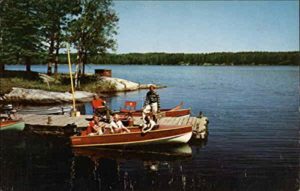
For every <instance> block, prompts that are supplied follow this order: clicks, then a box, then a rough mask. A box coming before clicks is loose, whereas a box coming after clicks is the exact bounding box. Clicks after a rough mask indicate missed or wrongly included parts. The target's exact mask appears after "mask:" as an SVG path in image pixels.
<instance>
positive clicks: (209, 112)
mask: <svg viewBox="0 0 300 191" xmlns="http://www.w3.org/2000/svg"><path fill="white" fill-rule="evenodd" d="M7 68H8V69H20V68H21V69H24V67H23V66H7ZM97 68H106V69H112V73H113V76H114V77H120V78H125V79H128V80H132V81H135V82H140V83H158V84H162V85H167V86H168V87H167V88H165V89H160V90H158V92H159V94H160V97H161V105H162V107H165V108H168V107H172V106H174V105H177V104H178V103H179V102H180V101H184V105H185V107H191V108H192V112H193V114H195V115H196V114H197V113H198V112H199V111H202V112H203V113H204V115H205V116H207V117H208V118H209V120H210V123H209V136H208V140H207V141H206V142H200V143H199V142H198V143H197V142H194V143H190V144H188V145H183V146H178V147H175V148H172V149H174V150H176V151H174V150H171V151H170V148H166V147H160V148H159V149H158V150H157V148H149V150H148V149H146V150H145V151H143V153H140V152H139V151H134V152H127V153H119V152H117V151H112V152H111V151H103V150H100V151H98V150H97V151H94V150H92V151H86V150H83V151H82V150H79V151H75V150H71V149H70V148H69V145H68V144H67V142H66V141H65V140H63V139H56V138H51V137H41V136H34V135H30V134H27V133H20V134H13V135H11V134H9V135H6V134H4V133H2V134H0V135H1V161H0V164H1V178H0V183H1V185H0V190H154V191H156V190H284V191H285V190H287V191H290V190H299V185H300V162H299V161H300V156H299V154H300V152H299V151H300V149H299V147H300V144H299V135H300V134H299V124H300V115H299V114H300V113H299V109H300V108H299V67H294V66H243V67H240V66H224V67H223V66H215V67H213V66H209V67H200V66H119V65H106V66H97V65H88V66H87V68H86V69H87V72H91V73H92V72H93V71H94V69H97ZM32 69H33V70H35V71H41V72H45V71H46V66H33V67H32ZM59 70H60V71H63V72H67V67H66V65H60V67H59ZM145 93H146V91H135V92H128V93H120V94H118V95H116V96H113V97H111V98H108V100H107V101H108V102H109V104H110V106H111V107H112V108H113V109H119V107H121V106H122V104H123V103H124V101H125V100H135V101H137V102H138V104H139V107H141V105H142V102H143V100H144V98H145ZM85 110H86V112H87V113H90V112H91V108H90V106H89V104H86V105H85ZM153 150H154V151H153ZM116 153H117V154H116ZM186 153H190V154H192V156H186V155H185V154H186ZM182 155H184V156H182Z"/></svg>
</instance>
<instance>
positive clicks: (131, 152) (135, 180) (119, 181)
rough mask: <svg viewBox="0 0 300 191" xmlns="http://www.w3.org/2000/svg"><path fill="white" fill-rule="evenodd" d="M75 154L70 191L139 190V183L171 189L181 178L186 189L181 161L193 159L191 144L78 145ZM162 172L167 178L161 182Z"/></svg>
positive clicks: (181, 182) (181, 183)
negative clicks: (85, 146) (105, 146)
mask: <svg viewBox="0 0 300 191" xmlns="http://www.w3.org/2000/svg"><path fill="white" fill-rule="evenodd" d="M73 153H74V156H75V157H74V158H73V161H72V166H71V172H72V173H71V181H70V188H71V190H81V189H83V188H88V190H119V189H121V190H139V189H141V187H140V186H142V185H148V184H149V185H151V187H152V188H153V187H154V188H157V189H159V188H160V187H161V186H162V182H163V183H164V184H166V185H167V186H169V188H171V187H173V184H178V180H180V187H182V188H183V187H184V185H185V184H186V183H185V181H186V178H185V175H184V173H183V171H182V169H183V168H182V165H181V162H182V161H184V160H191V158H192V149H191V147H190V146H189V145H188V144H183V145H175V146H154V147H153V146H152V147H149V146H148V147H146V148H145V147H134V148H76V149H73ZM137 169H139V170H138V171H137ZM161 174H164V181H161V180H162V179H161V178H162V177H161ZM178 177H180V178H179V179H178ZM166 185H164V186H166ZM146 188H147V187H146Z"/></svg>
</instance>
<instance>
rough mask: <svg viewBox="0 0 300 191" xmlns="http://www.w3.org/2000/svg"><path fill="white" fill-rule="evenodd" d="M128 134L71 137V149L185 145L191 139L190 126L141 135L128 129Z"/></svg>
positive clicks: (161, 129)
mask: <svg viewBox="0 0 300 191" xmlns="http://www.w3.org/2000/svg"><path fill="white" fill-rule="evenodd" d="M129 129H130V132H129V133H119V134H110V133H108V132H107V133H104V134H103V135H95V136H88V135H84V136H81V135H80V136H78V135H74V136H71V138H70V139H71V145H72V147H93V146H120V145H126V146H136V145H149V144H166V143H167V144H170V143H187V142H188V141H189V140H190V139H191V137H192V126H191V125H183V126H172V127H170V126H166V125H159V126H158V128H156V129H154V130H151V131H149V132H147V133H142V130H141V129H140V128H139V127H138V126H135V127H131V128H129Z"/></svg>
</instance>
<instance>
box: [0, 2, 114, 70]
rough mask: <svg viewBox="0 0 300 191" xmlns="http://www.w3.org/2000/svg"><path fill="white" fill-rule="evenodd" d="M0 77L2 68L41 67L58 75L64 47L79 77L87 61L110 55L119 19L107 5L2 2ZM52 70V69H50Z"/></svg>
mask: <svg viewBox="0 0 300 191" xmlns="http://www.w3.org/2000/svg"><path fill="white" fill-rule="evenodd" d="M0 18H1V22H0V35H1V36H0V52H1V54H0V71H3V70H5V64H16V63H17V64H24V65H26V70H27V71H30V70H31V65H32V64H35V63H46V64H47V71H48V74H52V73H53V72H54V73H57V72H58V71H57V70H58V67H57V65H58V64H59V63H61V62H62V61H61V60H60V57H61V56H60V55H61V54H60V50H61V49H62V48H66V46H65V43H64V42H68V43H70V44H71V46H72V47H73V49H75V50H76V51H77V53H76V56H75V61H76V64H78V67H77V68H79V69H78V73H79V75H80V74H84V68H85V67H84V66H85V64H86V63H87V61H88V57H89V56H94V55H99V54H100V55H101V54H104V53H106V51H107V50H109V49H111V50H114V49H115V44H116V42H115V39H114V35H116V34H117V32H116V25H117V22H118V17H117V15H116V13H115V11H114V10H113V9H112V0H71V1H70V0H1V1H0ZM53 66H54V69H53Z"/></svg>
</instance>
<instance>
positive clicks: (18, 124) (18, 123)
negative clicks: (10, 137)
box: [0, 120, 25, 131]
mask: <svg viewBox="0 0 300 191" xmlns="http://www.w3.org/2000/svg"><path fill="white" fill-rule="evenodd" d="M24 127H25V123H24V121H22V120H5V121H1V122H0V131H4V130H9V131H23V129H24Z"/></svg>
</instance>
